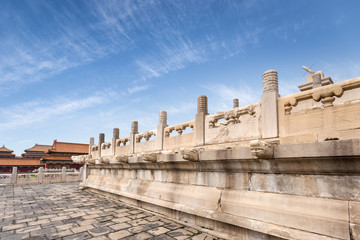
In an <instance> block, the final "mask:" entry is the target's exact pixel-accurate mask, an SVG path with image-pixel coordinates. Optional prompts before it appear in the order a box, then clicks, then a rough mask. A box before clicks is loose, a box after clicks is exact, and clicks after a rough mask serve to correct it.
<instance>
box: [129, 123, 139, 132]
mask: <svg viewBox="0 0 360 240" xmlns="http://www.w3.org/2000/svg"><path fill="white" fill-rule="evenodd" d="M138 126H139V125H138V121H132V123H131V133H139V132H138V131H139V128H138Z"/></svg>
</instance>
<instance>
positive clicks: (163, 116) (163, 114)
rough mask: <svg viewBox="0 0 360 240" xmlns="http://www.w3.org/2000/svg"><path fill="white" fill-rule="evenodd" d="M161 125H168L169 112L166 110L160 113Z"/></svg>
mask: <svg viewBox="0 0 360 240" xmlns="http://www.w3.org/2000/svg"><path fill="white" fill-rule="evenodd" d="M159 124H163V125H167V112H166V111H164V110H161V111H160V113H159Z"/></svg>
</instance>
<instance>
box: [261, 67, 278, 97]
mask: <svg viewBox="0 0 360 240" xmlns="http://www.w3.org/2000/svg"><path fill="white" fill-rule="evenodd" d="M262 78H263V93H269V92H279V89H278V73H277V71H275V70H268V71H266V72H264V73H263V75H262Z"/></svg>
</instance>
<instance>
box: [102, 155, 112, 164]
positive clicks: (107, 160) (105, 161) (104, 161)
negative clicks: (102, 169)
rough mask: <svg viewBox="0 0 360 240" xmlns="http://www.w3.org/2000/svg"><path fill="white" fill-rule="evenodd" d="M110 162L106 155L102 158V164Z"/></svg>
mask: <svg viewBox="0 0 360 240" xmlns="http://www.w3.org/2000/svg"><path fill="white" fill-rule="evenodd" d="M109 163H110V158H104V157H101V158H100V164H109Z"/></svg>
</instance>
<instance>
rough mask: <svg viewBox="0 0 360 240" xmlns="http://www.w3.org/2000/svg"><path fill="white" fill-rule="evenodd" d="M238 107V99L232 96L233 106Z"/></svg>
mask: <svg viewBox="0 0 360 240" xmlns="http://www.w3.org/2000/svg"><path fill="white" fill-rule="evenodd" d="M238 107H239V99H237V98H234V100H233V108H238Z"/></svg>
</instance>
